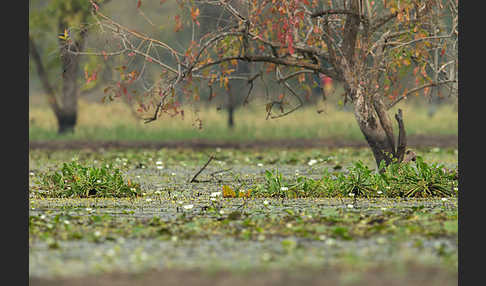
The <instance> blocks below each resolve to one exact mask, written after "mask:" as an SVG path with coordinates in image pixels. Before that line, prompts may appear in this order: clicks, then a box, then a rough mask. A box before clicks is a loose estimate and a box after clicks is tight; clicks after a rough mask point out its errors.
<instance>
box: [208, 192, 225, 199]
mask: <svg viewBox="0 0 486 286" xmlns="http://www.w3.org/2000/svg"><path fill="white" fill-rule="evenodd" d="M222 194H223V192H213V193H211V195H210V196H211V197H212V198H214V197H219V196H221V195H222Z"/></svg>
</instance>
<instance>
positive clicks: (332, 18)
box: [73, 0, 458, 165]
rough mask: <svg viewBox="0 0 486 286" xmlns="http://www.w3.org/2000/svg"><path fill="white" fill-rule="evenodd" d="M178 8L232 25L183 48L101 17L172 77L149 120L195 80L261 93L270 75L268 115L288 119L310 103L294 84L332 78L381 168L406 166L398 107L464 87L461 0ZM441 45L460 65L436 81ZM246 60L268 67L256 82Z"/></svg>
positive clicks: (152, 92)
mask: <svg viewBox="0 0 486 286" xmlns="http://www.w3.org/2000/svg"><path fill="white" fill-rule="evenodd" d="M178 3H179V4H180V7H181V8H182V10H183V11H185V12H184V13H182V14H181V16H180V15H177V16H175V25H176V29H178V28H179V29H180V28H181V27H182V26H183V22H182V21H181V19H189V21H188V22H189V27H191V26H192V27H194V26H195V25H198V23H199V22H198V18H199V17H200V16H201V15H200V11H199V9H198V8H197V6H192V5H191V3H198V4H201V3H205V4H208V5H215V7H218V8H219V9H221V10H224V11H227V12H228V13H229V14H230V15H231V16H230V17H227V18H226V19H225V22H226V24H225V25H224V26H222V27H220V28H218V29H216V30H214V31H210V32H208V33H206V34H204V35H202V36H201V37H197V38H196V37H195V36H193V38H192V40H191V42H189V43H187V46H186V47H185V48H186V49H183V50H178V49H177V48H176V47H174V46H171V45H169V44H167V43H165V42H162V41H160V40H158V39H154V38H151V37H149V36H147V35H145V34H144V33H142V32H139V31H135V30H132V29H130V28H128V27H125V26H123V25H121V24H120V23H118V22H116V21H114V20H113V19H112V18H110V17H109V16H107V15H105V14H103V13H101V12H100V11H98V12H97V13H96V15H95V16H96V17H97V19H98V23H99V24H100V26H101V27H103V29H104V30H107V31H110V32H111V33H112V34H113V35H114V36H115V37H116V41H119V42H120V47H121V48H122V50H121V51H123V52H126V53H127V54H131V55H139V56H141V57H145V58H146V59H147V60H148V61H150V63H152V64H155V65H158V66H159V68H160V72H161V75H162V76H161V77H159V79H158V80H157V81H156V82H153V84H152V85H151V86H152V88H151V89H149V90H147V97H150V98H151V100H150V101H149V103H148V104H147V106H151V107H153V108H154V113H153V116H151V117H150V118H147V119H146V122H150V121H153V120H156V119H157V117H158V115H159V113H160V112H161V111H162V110H168V109H171V108H173V107H174V102H173V100H171V98H174V96H175V94H176V93H184V92H190V91H188V90H189V87H190V86H191V84H192V83H193V81H201V80H205V81H208V82H209V83H210V84H213V83H219V84H220V85H221V86H227V85H228V83H229V81H230V80H244V81H246V82H247V83H248V84H249V86H250V88H249V92H251V90H252V87H253V83H254V81H255V80H257V79H261V80H263V74H273V76H274V79H275V81H276V82H277V83H279V84H280V85H281V86H282V87H284V88H285V90H286V93H285V94H283V95H280V96H279V97H278V99H276V100H271V101H269V102H268V104H267V118H269V119H270V118H278V117H281V116H285V115H288V114H290V113H292V112H294V111H295V110H297V109H298V108H299V107H301V106H302V104H303V99H302V95H299V89H298V87H297V86H295V84H294V85H293V84H291V83H292V80H293V79H295V78H297V79H298V82H299V84H301V85H305V84H306V83H307V82H309V81H310V79H311V77H312V76H315V75H316V74H323V75H326V76H328V77H330V78H331V79H333V81H335V82H339V83H342V85H343V86H344V89H345V91H346V94H345V102H349V103H350V104H352V105H353V110H354V116H355V119H356V121H357V123H358V125H359V127H360V130H361V131H362V133H363V135H364V137H365V138H366V140H367V142H368V145H369V146H370V148H371V150H372V151H373V154H374V157H375V160H376V163H377V164H378V165H379V164H380V163H381V162H382V161H383V162H384V163H385V164H390V163H392V162H395V161H398V162H401V161H402V160H403V158H404V154H405V152H406V144H407V143H406V133H405V127H404V123H403V115H402V113H401V112H400V111H399V112H398V113H397V114H396V115H395V119H396V120H397V123H398V128H399V132H398V133H399V134H398V141H397V140H395V135H394V131H393V121H392V119H391V118H390V116H389V114H388V111H389V109H390V108H391V107H393V106H394V105H395V104H397V103H398V102H400V101H401V100H403V99H405V98H406V97H407V96H410V95H412V94H416V93H418V92H421V93H428V92H429V90H430V88H431V87H436V86H440V85H447V86H449V87H450V89H451V91H453V90H454V88H453V85H454V84H456V83H457V79H456V77H455V72H456V71H455V70H454V69H455V68H457V57H456V56H454V54H455V51H454V49H457V45H450V44H448V45H444V42H443V41H442V40H443V39H448V40H449V41H452V42H454V41H456V40H457V36H458V32H457V21H456V20H454V19H457V1H452V0H401V1H400V0H395V1H392V0H388V1H384V0H383V1H368V0H347V1H346V0H341V1H337V0H336V1H312V0H285V1H270V0H260V1H258V0H251V1H243V0H239V1H237V0H233V1H228V0H213V1H210V0H206V1H178ZM240 5H241V7H244V9H246V13H243V12H242V10H241V7H240ZM184 15H186V18H184ZM177 17H179V18H177ZM445 17H449V18H451V19H452V20H451V21H450V22H451V23H453V24H452V25H450V26H449V29H448V30H445V29H442V30H437V29H435V30H434V29H433V27H434V23H436V22H437V19H439V18H440V19H444V18H445ZM438 48H440V49H441V50H442V49H444V50H446V53H448V54H451V56H450V61H448V62H445V63H444V64H442V66H441V69H442V70H445V71H449V72H448V73H441V76H440V77H431V76H429V74H430V63H431V61H433V55H434V51H435V50H436V49H438ZM73 52H75V51H73ZM446 53H444V54H446ZM240 62H248V63H259V64H260V67H261V68H260V69H259V71H258V72H255V73H254V74H252V75H249V76H246V77H242V76H238V75H234V74H233V72H234V70H235V66H237V65H238V63H240ZM433 67H435V68H437V67H438V65H437V64H436V65H434V66H433ZM410 77H413V78H414V79H415V82H414V83H413V87H410V84H409V83H408V82H405V81H406V80H407V79H408V80H409V79H410ZM456 91H457V90H456Z"/></svg>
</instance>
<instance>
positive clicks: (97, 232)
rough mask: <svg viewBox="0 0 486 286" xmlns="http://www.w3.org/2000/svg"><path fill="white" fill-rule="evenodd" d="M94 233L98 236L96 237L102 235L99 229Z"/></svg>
mask: <svg viewBox="0 0 486 286" xmlns="http://www.w3.org/2000/svg"><path fill="white" fill-rule="evenodd" d="M93 234H94V236H96V237H100V236H101V232H99V231H98V230H97V231H95V232H94V233H93Z"/></svg>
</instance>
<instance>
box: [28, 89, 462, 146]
mask: <svg viewBox="0 0 486 286" xmlns="http://www.w3.org/2000/svg"><path fill="white" fill-rule="evenodd" d="M398 108H401V109H402V110H403V113H404V118H405V124H406V128H407V132H408V134H410V135H412V134H415V135H418V134H457V128H458V114H457V110H456V108H455V107H454V106H452V105H442V106H440V107H438V110H437V112H436V113H435V114H434V116H432V117H429V116H428V114H427V111H428V109H427V106H425V105H424V106H420V105H417V104H410V103H409V104H403V103H402V104H399V106H397V107H395V108H394V110H393V111H392V112H394V111H396V109H398ZM318 109H321V110H323V112H321V113H318V112H317V110H318ZM143 116H144V117H148V116H149V115H148V114H147V115H142V116H141V115H140V114H137V113H136V112H135V111H134V110H131V108H130V107H129V106H128V105H127V104H126V103H124V102H122V101H114V102H111V103H106V104H102V103H99V102H89V101H86V100H83V99H81V100H80V101H79V117H78V124H77V127H76V132H75V134H74V135H70V136H68V137H69V138H78V139H80V138H90V139H99V140H101V139H107V140H117V139H126V140H137V139H140V140H142V139H144V140H150V139H153V140H171V139H173V140H176V139H194V138H205V139H228V140H231V139H234V140H244V139H248V140H251V139H276V138H280V139H281V138H343V139H362V138H363V136H362V134H361V132H360V130H359V128H358V126H357V124H356V122H355V119H354V116H353V114H352V112H349V111H345V110H344V109H343V108H340V107H338V106H336V105H334V104H326V105H322V104H321V105H320V106H319V107H317V108H316V107H308V108H302V109H300V110H297V111H295V112H293V113H292V114H290V115H288V116H285V117H282V118H278V119H270V120H266V114H265V105H264V103H255V102H254V103H252V104H250V105H249V106H248V107H246V108H239V109H237V111H236V113H235V119H236V127H235V129H234V130H233V131H230V130H229V129H228V128H227V113H226V112H225V111H224V110H220V111H217V110H216V108H215V107H211V108H206V107H201V108H200V111H199V112H196V111H195V108H191V107H189V108H188V107H186V108H185V115H184V118H181V116H177V117H171V116H169V115H167V114H164V115H162V116H161V117H160V118H159V120H157V121H154V122H152V123H149V124H144V123H143V120H142V117H143ZM29 119H30V121H29V122H30V124H29V126H30V139H31V140H36V139H52V138H54V137H56V136H57V135H56V128H57V127H56V120H55V117H54V115H53V113H52V111H51V110H50V109H49V107H48V106H47V105H46V104H45V103H44V102H43V100H42V98H40V99H39V98H37V99H32V100H31V103H30V110H29ZM198 119H200V120H201V121H202V129H201V130H199V129H198V128H197V126H198V121H197V120H198ZM68 137H66V138H68Z"/></svg>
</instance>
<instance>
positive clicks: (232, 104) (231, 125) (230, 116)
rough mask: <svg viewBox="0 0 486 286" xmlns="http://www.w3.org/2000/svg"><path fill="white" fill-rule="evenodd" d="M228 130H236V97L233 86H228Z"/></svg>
mask: <svg viewBox="0 0 486 286" xmlns="http://www.w3.org/2000/svg"><path fill="white" fill-rule="evenodd" d="M227 109H228V128H230V129H234V128H235V121H234V111H235V100H234V95H233V94H232V93H231V85H230V84H228V107H227Z"/></svg>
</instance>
